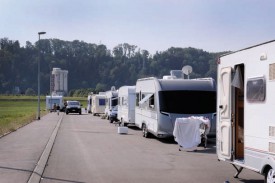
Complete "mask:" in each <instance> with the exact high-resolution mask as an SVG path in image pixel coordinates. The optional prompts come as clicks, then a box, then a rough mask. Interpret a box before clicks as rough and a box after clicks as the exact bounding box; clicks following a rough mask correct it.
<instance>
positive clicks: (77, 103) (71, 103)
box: [69, 102, 79, 105]
mask: <svg viewBox="0 0 275 183" xmlns="http://www.w3.org/2000/svg"><path fill="white" fill-rule="evenodd" d="M69 105H79V102H69Z"/></svg>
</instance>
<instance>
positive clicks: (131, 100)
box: [117, 86, 136, 126]
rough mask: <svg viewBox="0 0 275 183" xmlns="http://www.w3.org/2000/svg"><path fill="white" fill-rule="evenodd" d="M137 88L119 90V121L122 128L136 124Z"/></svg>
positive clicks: (127, 87)
mask: <svg viewBox="0 0 275 183" xmlns="http://www.w3.org/2000/svg"><path fill="white" fill-rule="evenodd" d="M135 103H136V87H135V86H122V87H120V88H119V90H118V110H117V119H118V120H119V121H120V123H121V125H122V126H127V124H135Z"/></svg>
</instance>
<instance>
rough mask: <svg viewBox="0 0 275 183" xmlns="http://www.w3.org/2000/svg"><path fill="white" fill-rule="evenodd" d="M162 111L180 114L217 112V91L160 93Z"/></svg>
mask: <svg viewBox="0 0 275 183" xmlns="http://www.w3.org/2000/svg"><path fill="white" fill-rule="evenodd" d="M159 103H160V111H163V112H169V113H178V114H207V113H214V112H216V92H215V91H159Z"/></svg>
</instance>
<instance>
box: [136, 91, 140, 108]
mask: <svg viewBox="0 0 275 183" xmlns="http://www.w3.org/2000/svg"><path fill="white" fill-rule="evenodd" d="M138 102H139V93H136V106H138Z"/></svg>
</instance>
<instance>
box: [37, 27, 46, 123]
mask: <svg viewBox="0 0 275 183" xmlns="http://www.w3.org/2000/svg"><path fill="white" fill-rule="evenodd" d="M42 34H46V32H38V49H39V59H38V64H37V65H38V67H37V70H38V74H37V80H38V87H37V95H38V108H37V119H38V120H40V60H41V50H40V35H42Z"/></svg>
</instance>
